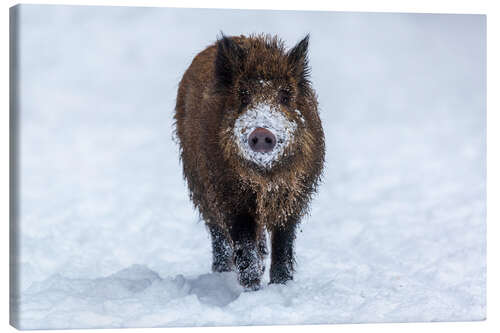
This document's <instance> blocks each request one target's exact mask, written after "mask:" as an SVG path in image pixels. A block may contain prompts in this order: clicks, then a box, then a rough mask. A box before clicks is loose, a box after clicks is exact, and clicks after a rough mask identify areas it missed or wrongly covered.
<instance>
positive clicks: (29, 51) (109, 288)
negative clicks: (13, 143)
mask: <svg viewBox="0 0 500 333" xmlns="http://www.w3.org/2000/svg"><path fill="white" fill-rule="evenodd" d="M485 25H486V24H485V17H484V16H477V15H472V16H464V15H404V14H402V15H398V14H392V15H391V14H356V13H325V12H322V13H321V12H295V11H291V12H284V11H281V12H267V11H217V10H180V9H177V10H172V9H154V8H118V7H116V8H102V7H101V8H95V7H48V6H46V7H43V6H23V7H21V10H20V50H21V51H20V52H21V53H20V79H21V83H20V86H19V89H20V96H21V103H20V112H21V113H20V121H21V142H20V155H19V156H20V161H21V167H20V187H19V190H20V198H21V203H20V207H19V208H20V216H19V223H20V230H21V231H20V234H19V235H18V239H19V252H20V253H19V254H20V255H19V257H18V258H17V259H18V261H19V283H20V294H19V295H17V297H16V298H15V299H14V300H13V304H14V305H15V306H17V307H18V310H19V311H18V313H17V315H16V316H14V321H15V324H16V326H18V327H21V328H82V327H134V326H140V327H153V326H186V325H187V326H191V325H240V324H242V325H243V324H245V325H246V324H299V323H358V322H389V321H398V322H405V321H443V320H452V321H455V320H481V319H484V318H485V313H486V290H485V288H486V286H485V281H486V222H485V219H486V188H485V187H486V143H485V142H486V136H485V132H486V104H485V103H486V101H485V100H486V89H485V84H486V83H485V67H486V62H485V43H486V42H485ZM221 30H222V31H223V32H224V33H225V34H227V35H234V34H242V33H243V34H247V33H251V32H255V33H258V32H268V33H277V34H279V35H280V36H281V37H282V38H283V39H284V40H285V41H286V43H287V45H289V46H292V45H293V44H294V43H296V42H297V41H298V40H299V39H300V38H301V37H303V36H304V35H305V33H307V32H310V33H311V45H310V58H311V66H312V82H313V84H314V86H315V88H316V90H317V92H318V95H319V102H320V107H321V117H322V119H323V124H324V128H325V135H326V140H327V164H326V172H325V177H324V183H323V185H322V186H321V189H320V192H319V193H318V195H317V197H316V199H315V200H314V201H313V205H312V210H311V215H310V216H309V217H308V218H306V219H305V221H304V222H303V224H302V225H301V233H299V235H298V239H297V246H296V254H297V272H296V275H295V280H294V281H292V282H290V283H289V284H287V285H286V286H283V285H267V281H265V283H264V284H263V288H262V289H261V290H258V291H256V292H242V289H241V288H240V287H239V285H238V284H237V282H236V278H235V276H234V275H233V274H232V273H225V274H214V273H211V272H210V266H211V262H210V260H211V254H210V241H209V237H208V233H207V232H206V230H205V227H204V224H203V222H201V221H199V217H198V215H197V213H196V212H195V211H193V209H192V206H191V203H190V202H189V200H188V195H187V191H186V186H185V184H184V182H183V180H182V174H181V167H180V164H179V160H178V151H177V146H176V145H175V143H174V142H173V140H172V115H173V109H174V103H175V96H176V88H177V84H178V82H179V80H180V78H181V77H182V74H183V71H184V70H185V69H186V68H187V67H188V66H189V64H190V62H191V60H192V57H193V56H194V55H195V54H196V53H197V52H199V51H200V50H202V49H203V48H204V47H205V46H207V45H208V44H210V43H211V42H213V41H214V40H215V38H216V35H217V34H218V33H219V31H221ZM267 266H269V265H267ZM266 279H268V277H267V274H266Z"/></svg>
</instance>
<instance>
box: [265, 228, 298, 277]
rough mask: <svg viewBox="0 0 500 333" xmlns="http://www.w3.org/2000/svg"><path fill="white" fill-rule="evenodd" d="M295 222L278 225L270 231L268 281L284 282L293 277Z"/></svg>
mask: <svg viewBox="0 0 500 333" xmlns="http://www.w3.org/2000/svg"><path fill="white" fill-rule="evenodd" d="M294 241H295V224H293V223H290V224H288V225H285V226H279V227H276V228H274V229H273V230H272V233H271V243H272V245H271V246H272V249H271V270H270V283H285V282H286V281H288V280H292V279H293V266H294V258H293V243H294Z"/></svg>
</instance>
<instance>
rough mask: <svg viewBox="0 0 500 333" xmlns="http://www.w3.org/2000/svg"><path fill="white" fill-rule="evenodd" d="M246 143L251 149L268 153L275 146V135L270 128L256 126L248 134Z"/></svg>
mask: <svg viewBox="0 0 500 333" xmlns="http://www.w3.org/2000/svg"><path fill="white" fill-rule="evenodd" d="M248 143H249V144H250V148H252V150H253V151H255V152H259V153H268V152H270V151H271V150H273V148H274V146H276V137H275V136H274V134H273V133H272V132H271V131H270V130H268V129H265V128H262V127H258V128H256V129H255V130H254V131H253V132H252V133H250V135H249V136H248Z"/></svg>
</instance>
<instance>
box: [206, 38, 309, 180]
mask: <svg viewBox="0 0 500 333" xmlns="http://www.w3.org/2000/svg"><path fill="white" fill-rule="evenodd" d="M308 40H309V36H306V37H305V38H304V39H303V40H302V41H300V42H299V43H298V44H297V45H296V46H295V47H294V48H292V49H291V50H289V51H288V52H285V50H284V46H283V43H282V42H281V41H280V40H279V39H277V38H276V37H270V36H257V37H250V38H242V37H233V38H231V37H224V36H223V37H222V39H220V40H219V41H218V46H217V56H216V62H215V76H216V81H217V84H216V89H217V91H218V92H219V93H220V94H221V95H222V96H223V97H224V98H225V99H226V101H225V107H224V111H223V112H224V114H223V116H222V122H221V127H220V131H221V133H219V137H220V138H221V140H220V141H221V144H222V146H223V150H224V153H225V154H224V155H225V158H226V159H227V160H229V161H230V162H233V164H238V166H243V168H251V169H252V170H255V171H258V172H261V173H262V172H264V173H270V172H272V171H273V170H275V169H279V168H280V167H281V168H283V167H285V166H286V167H290V166H291V164H293V162H294V160H296V159H304V158H307V156H304V155H307V153H311V150H313V149H314V147H312V146H313V145H314V141H315V140H314V138H313V136H314V133H313V131H312V130H311V125H312V127H315V126H316V125H315V124H314V123H315V122H318V121H319V117H318V115H317V110H316V99H315V96H314V93H313V91H312V89H311V88H310V83H309V81H308V72H309V69H308V65H307V47H308ZM310 122H311V123H312V124H310ZM316 127H317V126H316Z"/></svg>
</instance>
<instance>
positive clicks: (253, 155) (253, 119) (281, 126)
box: [233, 103, 297, 168]
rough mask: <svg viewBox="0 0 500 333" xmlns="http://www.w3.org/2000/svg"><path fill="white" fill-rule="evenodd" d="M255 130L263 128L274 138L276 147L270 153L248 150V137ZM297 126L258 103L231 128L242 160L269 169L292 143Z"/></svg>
mask: <svg viewBox="0 0 500 333" xmlns="http://www.w3.org/2000/svg"><path fill="white" fill-rule="evenodd" d="M257 128H265V129H268V130H269V131H271V133H273V134H274V136H275V137H276V146H274V148H273V150H271V151H270V152H267V153H264V152H256V151H253V150H252V148H250V144H249V143H248V137H249V136H250V134H251V133H252V132H253V131H254V130H255V129H257ZM296 128H297V124H296V123H295V122H294V121H292V120H288V119H287V117H286V116H285V115H284V114H283V113H282V112H281V111H279V110H276V109H275V108H273V107H271V106H270V105H268V104H263V103H260V104H258V105H256V106H255V107H253V108H251V109H249V110H247V111H246V112H244V113H243V114H242V115H241V116H239V117H238V118H237V119H236V121H235V123H234V127H233V135H234V136H235V140H236V143H237V145H238V148H239V152H240V154H241V156H242V157H243V158H246V159H247V160H250V161H252V162H254V163H256V164H258V165H260V166H263V167H265V168H271V167H272V166H273V164H274V162H276V161H278V160H279V159H280V158H281V157H282V156H283V153H284V152H285V149H286V147H288V145H290V144H291V143H292V141H293V135H294V132H295V129H296Z"/></svg>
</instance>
